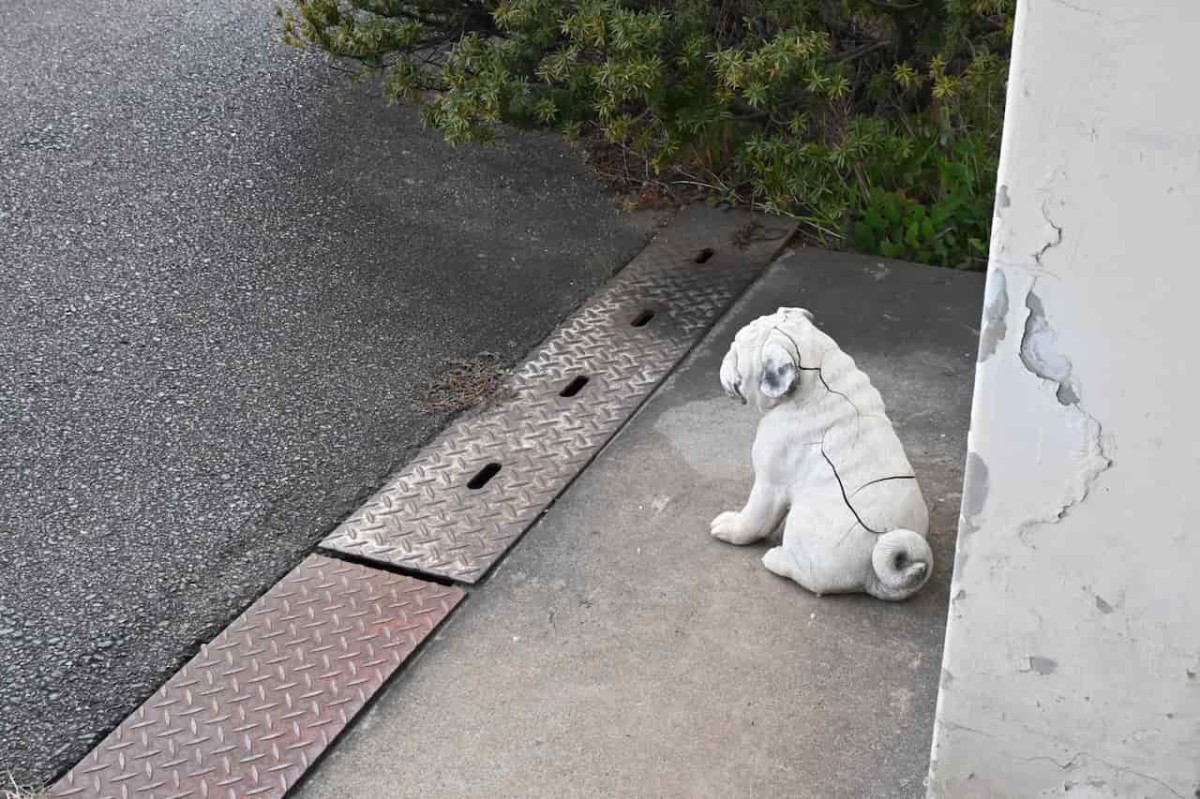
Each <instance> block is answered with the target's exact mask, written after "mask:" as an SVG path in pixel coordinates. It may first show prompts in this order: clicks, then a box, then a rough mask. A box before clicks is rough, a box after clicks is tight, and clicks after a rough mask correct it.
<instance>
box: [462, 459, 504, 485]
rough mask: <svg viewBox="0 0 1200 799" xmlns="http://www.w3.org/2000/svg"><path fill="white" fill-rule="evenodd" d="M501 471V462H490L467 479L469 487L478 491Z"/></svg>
mask: <svg viewBox="0 0 1200 799" xmlns="http://www.w3.org/2000/svg"><path fill="white" fill-rule="evenodd" d="M499 473H500V464H498V463H489V464H487V465H486V466H484V467H483V468H482V469H480V470H479V471H478V472H476V473H475V476H474V477H472V478H471V479H470V480H468V481H467V488H469V489H471V490H472V491H478V490H479V489H481V488H483V487H484V486H485V485H487V484H488V482H490V481H491V479H492V478H493V477H495V476H496V475H497V474H499Z"/></svg>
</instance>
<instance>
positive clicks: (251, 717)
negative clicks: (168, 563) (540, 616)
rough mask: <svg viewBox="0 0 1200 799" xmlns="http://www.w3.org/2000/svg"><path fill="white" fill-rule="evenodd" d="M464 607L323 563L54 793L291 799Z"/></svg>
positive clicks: (190, 668)
mask: <svg viewBox="0 0 1200 799" xmlns="http://www.w3.org/2000/svg"><path fill="white" fill-rule="evenodd" d="M462 597H463V592H462V590H461V589H458V588H448V587H446V586H442V585H436V584H433V583H427V582H424V581H422V580H416V579H413V578H411V577H404V576H400V575H396V574H389V573H387V572H383V571H379V570H377V569H371V568H367V567H364V566H359V565H355V564H350V563H344V562H342V561H338V560H333V559H331V558H327V557H322V556H320V555H312V556H310V557H308V558H307V559H306V560H305V561H304V562H303V563H301V564H300V565H299V566H297V567H296V568H295V569H293V570H292V571H291V572H290V573H289V574H288V575H287V576H286V577H285V578H284V579H283V580H282V581H280V582H279V583H277V584H276V585H275V586H274V587H273V588H271V590H270V591H268V592H267V593H266V594H264V595H263V596H262V597H261V598H259V600H258V601H257V602H255V603H254V604H253V605H251V606H250V608H249V609H248V610H247V611H246V612H245V613H243V614H242V615H241V616H240V617H239V618H238V619H237V620H236V621H234V623H233V624H231V625H230V626H229V627H228V628H226V629H225V631H224V632H222V633H221V634H220V635H219V636H217V638H216V639H215V640H214V641H213V642H212V643H210V644H208V645H206V646H204V647H203V648H202V649H201V650H200V654H198V655H196V657H194V658H192V660H191V661H190V662H189V663H188V664H187V665H186V666H184V667H183V669H182V670H181V671H179V672H178V673H176V674H175V676H173V677H172V678H171V679H170V680H169V681H168V682H167V683H166V684H165V685H164V686H163V687H162V688H160V689H159V691H158V693H156V694H155V695H154V696H152V697H151V698H150V699H148V700H147V701H146V703H145V704H143V705H142V706H141V707H140V708H138V709H137V710H136V711H135V712H134V713H133V715H131V716H130V717H129V718H127V719H125V721H123V722H122V723H121V726H119V727H118V728H117V729H116V730H115V731H114V732H113V733H112V734H111V735H109V736H108V737H107V738H105V739H104V741H102V742H101V743H100V745H99V746H97V747H96V748H95V749H94V750H93V751H92V752H91V754H89V755H88V756H87V757H86V758H85V759H84V760H83V761H82V762H81V763H79V764H78V765H77V766H75V768H74V769H72V770H71V771H70V773H68V774H67V776H66V777H64V778H63V779H62V780H60V781H59V782H58V783H57V784H55V785H54V786H53V788H51V790H50V795H51V796H55V797H67V796H69V797H79V799H84V798H85V797H86V799H100V798H101V797H120V798H121V799H126V798H127V797H128V798H130V799H132V797H138V798H139V799H167V798H168V797H170V799H183V797H196V799H200V798H201V797H204V799H241V798H242V797H263V798H270V797H281V796H283V794H284V792H285V791H287V789H288V788H289V787H291V786H292V785H293V784H295V782H296V780H297V779H299V777H300V775H301V774H303V773H304V771H305V770H306V769H307V768H308V767H309V766H310V765H311V764H312V763H313V761H314V760H315V759H316V758H317V756H319V755H320V754H321V753H322V752H323V751H324V750H325V748H326V747H328V746H329V744H330V743H331V742H332V741H333V739H334V738H336V737H337V735H338V733H340V732H341V731H342V729H343V728H345V726H346V724H347V723H349V721H350V719H352V718H353V717H354V714H356V713H357V712H358V711H359V710H360V709H361V708H362V707H363V705H364V704H365V703H366V701H367V700H368V699H369V698H370V697H371V695H372V694H374V693H375V692H376V691H377V690H379V688H380V687H381V686H382V685H383V684H384V682H385V681H386V680H387V678H388V677H389V676H391V674H392V673H393V672H394V671H395V670H396V668H397V667H398V666H399V665H400V664H401V663H403V662H404V660H405V658H407V657H408V656H409V655H410V654H411V653H412V651H413V650H414V649H415V648H416V647H417V645H418V644H420V643H421V641H422V640H423V639H424V638H425V637H426V636H428V635H429V633H430V632H431V631H432V630H433V629H434V628H435V627H437V625H438V624H439V623H440V622H441V621H442V620H443V619H445V618H446V616H447V615H448V614H449V613H450V611H451V610H452V609H453V608H454V606H455V605H457V604H458V602H459V601H460V600H461V599H462Z"/></svg>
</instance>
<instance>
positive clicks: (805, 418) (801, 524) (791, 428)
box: [712, 308, 933, 600]
mask: <svg viewBox="0 0 1200 799" xmlns="http://www.w3.org/2000/svg"><path fill="white" fill-rule="evenodd" d="M721 385H722V386H723V387H724V389H725V391H726V393H728V394H729V395H730V396H732V397H735V398H737V399H740V400H741V401H742V402H743V403H746V402H749V403H751V404H753V405H754V406H756V407H757V408H758V410H759V411H760V412H762V414H763V417H762V420H761V421H760V422H759V425H758V433H757V435H756V436H755V439H754V447H753V450H752V460H753V463H754V488H753V489H752V490H751V492H750V498H749V499H748V500H747V501H746V506H745V507H744V508H742V509H741V510H740V511H727V512H725V513H722V514H720V515H719V516H717V517H716V518H715V519H713V521H712V534H713V535H714V536H716V537H717V538H719V539H721V540H722V541H727V542H729V543H731V544H749V543H752V542H754V541H758V540H761V539H763V538H765V537H767V536H768V535H770V534H771V533H772V532H774V531H775V530H776V529H777V528H778V527H779V524H780V522H781V521H784V517H785V516H786V522H785V523H784V529H783V540H782V543H781V545H780V546H777V547H775V548H773V549H771V550H769V551H768V552H767V553H766V555H764V556H763V565H764V566H766V567H767V569H769V570H770V571H772V572H774V573H775V574H778V575H780V576H781V577H787V578H789V579H791V580H794V581H796V582H797V583H799V584H800V585H801V586H803V587H804V588H806V589H808V590H809V591H811V592H813V593H814V594H818V595H820V594H827V593H846V592H854V591H865V592H866V593H868V594H871V595H872V596H875V597H878V598H880V599H888V600H899V599H906V598H907V597H909V596H912V595H913V594H914V593H916V592H917V591H918V590H920V589H921V587H922V586H923V585H925V582H926V581H927V580H928V579H929V575H930V573H931V572H932V570H933V553H932V552H931V551H930V549H929V544H928V543H927V542H926V541H925V535H926V533H927V532H928V529H929V509H928V508H927V507H926V505H925V499H924V497H922V496H921V488H920V486H919V485H918V484H917V479H916V475H915V474H914V473H913V469H912V466H911V465H910V464H909V462H908V457H907V456H906V455H905V454H904V447H903V445H901V443H900V439H899V438H898V437H897V436H896V431H895V430H894V429H892V423H891V422H890V421H889V420H888V418H887V414H886V413H885V411H884V405H883V399H882V398H881V397H880V396H879V392H878V391H876V390H875V388H874V386H872V385H871V381H870V379H869V378H868V377H867V376H866V375H865V374H864V373H863V372H862V371H860V370H859V369H858V367H856V366H855V365H854V360H853V359H852V358H851V357H850V356H849V355H847V354H846V353H844V352H842V350H841V349H840V348H839V347H838V345H837V344H836V343H835V342H834V340H833V339H832V338H830V337H829V336H828V335H826V334H825V333H823V332H821V331H820V330H818V329H817V327H816V325H814V324H813V321H812V315H811V314H810V313H809V312H808V311H805V310H803V309H799V308H780V309H779V310H778V311H776V312H775V313H773V314H771V315H769V316H763V317H760V318H759V319H756V320H754V321H753V322H751V323H750V324H748V325H746V326H745V327H744V328H742V329H741V330H740V331H738V333H737V335H736V336H735V337H734V340H733V344H731V345H730V347H729V352H728V353H727V354H726V356H725V360H724V362H723V363H722V364H721Z"/></svg>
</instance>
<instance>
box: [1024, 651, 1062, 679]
mask: <svg viewBox="0 0 1200 799" xmlns="http://www.w3.org/2000/svg"><path fill="white" fill-rule="evenodd" d="M1057 669H1058V661H1057V660H1054V659H1053V658H1047V657H1042V656H1041V655H1030V656H1029V671H1032V672H1034V673H1035V674H1039V675H1041V676H1042V677H1045V676H1047V675H1049V674H1053V673H1054V672H1055V671H1056V670H1057Z"/></svg>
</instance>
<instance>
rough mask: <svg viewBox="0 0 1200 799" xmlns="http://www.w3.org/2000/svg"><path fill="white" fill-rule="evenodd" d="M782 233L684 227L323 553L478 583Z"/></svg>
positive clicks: (727, 214) (672, 231)
mask: <svg viewBox="0 0 1200 799" xmlns="http://www.w3.org/2000/svg"><path fill="white" fill-rule="evenodd" d="M791 229H792V227H791V225H790V224H788V223H785V222H783V221H780V220H773V219H765V218H763V217H760V216H755V215H752V214H748V213H743V212H738V211H721V210H716V209H712V208H705V207H698V208H693V209H691V210H689V211H687V212H685V213H683V214H682V215H681V216H680V217H679V218H678V219H677V220H676V221H675V222H674V223H673V224H672V225H671V226H669V227H668V228H666V229H665V230H663V231H662V232H660V233H659V234H658V236H657V237H656V238H655V240H654V241H653V242H652V243H651V244H650V245H649V246H648V247H647V248H646V249H645V250H644V251H642V253H641V254H639V255H638V256H637V257H636V258H635V259H634V260H633V261H632V262H631V263H630V264H629V265H628V266H627V267H626V268H625V269H624V270H622V271H621V272H620V273H619V274H618V275H617V276H616V277H615V278H614V279H613V280H612V281H610V282H609V283H608V284H607V285H606V286H605V287H604V288H602V289H601V290H600V291H599V292H598V293H597V294H596V295H595V296H594V297H593V298H592V299H591V300H589V301H588V302H587V303H586V304H585V305H584V306H583V307H582V308H581V309H580V310H579V311H578V312H577V313H576V314H575V315H574V316H572V317H571V318H570V319H568V320H567V321H566V322H565V323H564V324H563V325H562V326H561V327H560V328H558V329H557V330H556V331H555V332H554V333H552V334H551V335H550V337H549V338H548V339H547V340H546V341H545V342H544V343H543V344H542V346H541V347H540V348H539V349H538V350H536V351H535V352H534V353H533V354H532V355H531V356H530V357H529V359H528V360H527V361H525V362H524V363H523V364H522V365H520V366H518V367H517V368H516V369H515V370H514V372H513V374H512V375H511V376H510V378H509V380H508V381H507V383H506V385H505V387H504V388H503V389H502V390H501V392H500V393H499V395H498V396H497V398H496V399H495V400H494V401H493V402H492V403H491V404H490V405H489V406H487V407H485V408H484V409H482V410H481V411H478V412H476V413H474V414H472V415H469V416H466V417H463V418H461V419H459V420H458V421H456V422H455V423H454V424H452V425H451V426H450V427H448V428H447V429H446V430H445V431H443V433H442V434H441V435H440V436H438V437H437V438H435V439H434V440H433V442H431V443H430V444H429V445H428V446H427V447H425V449H423V450H422V451H421V452H420V453H419V454H418V455H417V456H416V458H415V459H414V460H412V461H411V462H410V463H408V464H407V465H406V466H405V467H403V468H402V469H401V470H400V471H399V472H398V473H396V474H395V475H393V476H392V477H391V478H390V480H389V481H388V482H387V484H386V485H385V486H384V487H383V488H382V489H381V490H380V491H379V492H378V493H377V494H375V496H374V497H372V498H371V499H370V500H369V501H368V502H367V503H366V504H365V505H364V506H363V507H362V508H360V509H359V510H358V511H356V512H355V513H354V514H353V515H352V516H351V517H350V518H349V519H347V520H346V521H345V522H344V523H343V524H342V525H341V526H339V527H338V528H337V529H336V530H335V531H334V532H333V533H332V534H331V535H330V536H329V537H328V538H326V539H325V541H324V542H322V546H323V547H325V548H327V549H333V550H338V551H341V552H345V553H348V554H353V555H356V556H359V557H364V558H368V559H371V560H376V561H380V562H385V563H389V564H393V565H396V566H400V567H405V568H408V569H412V570H417V571H422V572H426V573H430V574H437V575H441V576H443V577H448V578H451V579H454V580H458V581H461V582H466V583H474V582H476V581H477V580H479V579H480V578H481V577H482V576H483V575H484V574H485V573H486V572H487V570H488V569H489V568H490V567H491V566H492V565H493V564H494V563H495V562H496V561H497V560H498V559H499V558H500V557H501V556H502V555H503V554H504V552H505V551H506V550H507V549H508V548H509V547H510V546H512V544H513V543H514V542H515V541H516V540H517V538H519V537H520V535H521V534H522V533H523V532H524V531H525V529H526V528H527V527H529V525H530V524H531V523H533V522H534V521H535V520H536V519H537V517H538V516H539V515H540V514H541V513H542V512H543V511H544V510H545V509H546V507H547V506H548V505H549V504H550V503H551V502H552V501H553V500H554V498H555V497H556V496H557V495H558V494H559V493H560V492H561V491H562V490H563V489H564V488H566V486H567V485H568V484H569V483H570V481H571V480H572V479H573V478H574V477H575V475H576V474H578V473H579V471H580V470H581V469H582V468H583V467H584V466H585V465H586V464H587V462H588V461H589V460H590V459H591V458H592V457H593V456H594V455H595V454H596V452H597V451H598V450H599V449H600V448H601V447H602V446H603V445H604V444H605V442H607V441H608V439H609V438H611V437H612V436H613V434H614V433H616V432H617V430H618V429H619V428H620V426H621V425H622V424H623V423H624V421H625V420H626V419H628V418H629V416H630V415H632V414H633V412H634V411H635V410H636V409H637V408H638V406H639V405H640V404H641V403H642V402H643V401H644V400H645V399H646V397H647V396H649V394H650V392H651V391H652V390H653V389H654V387H655V386H656V385H657V384H658V383H659V381H661V380H662V379H663V378H664V377H665V376H666V375H667V374H668V373H669V372H670V371H671V369H672V368H673V367H674V366H675V364H676V363H678V362H679V360H680V359H681V358H682V357H683V356H684V355H686V354H687V352H688V350H690V349H691V347H692V346H693V345H694V344H695V342H696V341H698V340H699V339H700V337H701V336H702V335H703V333H704V332H705V331H706V330H707V329H708V328H709V327H710V326H711V325H712V324H713V322H715V321H716V319H717V318H718V317H719V316H720V315H721V313H722V312H723V311H724V310H725V309H726V308H727V307H728V306H729V304H730V303H731V302H732V301H733V300H734V298H736V297H737V296H738V295H739V294H740V293H741V292H742V291H743V290H744V289H745V288H746V286H747V285H748V284H749V283H750V281H751V280H753V279H754V277H755V276H756V275H757V274H758V273H759V272H760V271H761V269H762V268H763V267H764V266H765V265H766V264H767V263H768V262H769V261H770V259H771V258H772V257H773V256H774V255H775V253H776V252H777V251H778V250H779V248H780V247H781V246H782V245H783V243H784V242H785V241H786V240H787V237H788V234H790V232H791ZM582 378H586V379H587V382H586V383H584V384H582V386H580V380H581V379H582ZM572 381H574V383H573V382H572ZM572 389H575V390H576V391H575V393H573V394H572ZM564 391H565V392H566V393H567V394H571V395H570V396H562V394H563V393H564ZM497 467H498V470H497Z"/></svg>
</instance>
